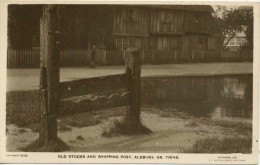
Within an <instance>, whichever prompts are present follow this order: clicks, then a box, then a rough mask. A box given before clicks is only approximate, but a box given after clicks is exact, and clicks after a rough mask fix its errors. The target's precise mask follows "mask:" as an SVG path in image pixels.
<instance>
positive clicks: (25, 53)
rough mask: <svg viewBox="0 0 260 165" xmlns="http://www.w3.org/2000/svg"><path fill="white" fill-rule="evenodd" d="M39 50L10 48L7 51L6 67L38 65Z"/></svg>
mask: <svg viewBox="0 0 260 165" xmlns="http://www.w3.org/2000/svg"><path fill="white" fill-rule="evenodd" d="M39 58H40V50H38V49H31V50H11V49H9V50H8V51H7V67H8V68H19V67H39V65H40V59H39Z"/></svg>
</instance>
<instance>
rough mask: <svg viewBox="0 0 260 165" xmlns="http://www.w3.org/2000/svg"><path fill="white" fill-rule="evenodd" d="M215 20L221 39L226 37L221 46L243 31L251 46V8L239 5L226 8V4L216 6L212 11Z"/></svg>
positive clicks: (250, 46)
mask: <svg viewBox="0 0 260 165" xmlns="http://www.w3.org/2000/svg"><path fill="white" fill-rule="evenodd" d="M213 17H214V19H215V22H216V23H217V24H218V26H219V27H220V30H221V32H222V34H223V39H224V38H225V37H227V38H228V40H227V42H225V44H224V46H223V48H225V47H226V45H227V44H228V43H229V41H230V40H231V39H232V38H234V37H235V36H236V34H237V33H239V32H242V31H243V32H245V34H246V38H247V40H248V43H249V44H248V46H249V48H252V47H253V8H252V7H248V6H241V7H238V8H230V9H228V8H227V7H226V6H216V10H215V12H214V13H213Z"/></svg>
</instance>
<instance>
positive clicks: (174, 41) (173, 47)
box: [169, 37, 180, 50]
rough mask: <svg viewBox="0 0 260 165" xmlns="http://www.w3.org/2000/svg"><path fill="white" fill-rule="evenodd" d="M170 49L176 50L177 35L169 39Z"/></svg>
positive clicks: (178, 44) (178, 45) (178, 41)
mask: <svg viewBox="0 0 260 165" xmlns="http://www.w3.org/2000/svg"><path fill="white" fill-rule="evenodd" d="M169 46H170V49H171V50H176V49H179V48H180V38H179V37H174V38H171V39H170V44H169Z"/></svg>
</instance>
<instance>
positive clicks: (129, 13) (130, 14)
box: [125, 9, 134, 20]
mask: <svg viewBox="0 0 260 165" xmlns="http://www.w3.org/2000/svg"><path fill="white" fill-rule="evenodd" d="M125 19H128V20H134V9H126V10H125Z"/></svg>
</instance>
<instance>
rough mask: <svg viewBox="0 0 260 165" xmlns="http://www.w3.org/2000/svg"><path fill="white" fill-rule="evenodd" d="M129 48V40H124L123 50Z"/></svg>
mask: <svg viewBox="0 0 260 165" xmlns="http://www.w3.org/2000/svg"><path fill="white" fill-rule="evenodd" d="M127 48H129V38H123V49H127Z"/></svg>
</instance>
